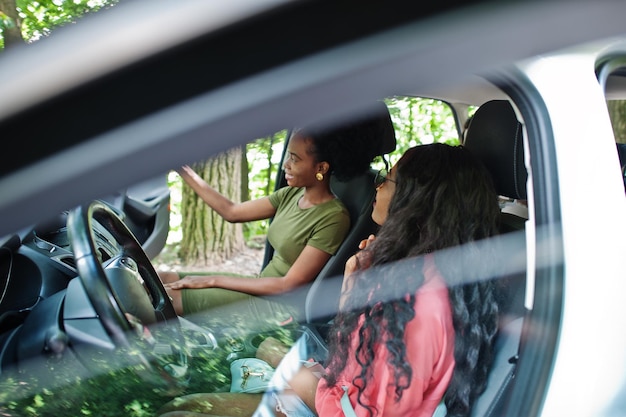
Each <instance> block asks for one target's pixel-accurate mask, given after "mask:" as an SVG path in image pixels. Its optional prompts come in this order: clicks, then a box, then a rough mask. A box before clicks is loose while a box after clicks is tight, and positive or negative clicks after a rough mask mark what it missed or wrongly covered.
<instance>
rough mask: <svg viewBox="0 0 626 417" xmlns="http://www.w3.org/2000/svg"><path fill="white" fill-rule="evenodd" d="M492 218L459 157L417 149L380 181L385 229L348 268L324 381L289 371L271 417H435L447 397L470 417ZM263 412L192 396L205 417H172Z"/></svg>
mask: <svg viewBox="0 0 626 417" xmlns="http://www.w3.org/2000/svg"><path fill="white" fill-rule="evenodd" d="M498 215H499V206H498V200H497V195H496V193H495V191H494V188H493V184H492V182H491V178H490V176H489V174H488V173H487V171H486V170H485V168H484V167H483V166H482V164H481V163H480V162H479V161H478V160H477V159H475V158H474V157H473V155H472V154H471V153H470V151H469V150H467V149H465V148H463V147H462V146H449V145H444V144H431V145H421V146H416V147H414V148H411V149H409V150H408V151H406V152H405V153H404V155H403V156H402V157H401V158H400V160H399V161H398V162H397V164H396V165H395V166H394V167H393V168H392V169H391V170H390V172H389V174H388V175H387V174H386V173H379V175H378V176H377V188H376V200H375V203H374V209H373V213H372V218H373V220H374V221H375V222H376V223H378V224H379V225H381V228H380V230H379V232H378V234H377V236H376V237H374V236H370V237H369V238H368V239H367V240H365V241H363V242H362V243H361V249H362V250H361V251H360V252H358V253H357V254H356V255H354V256H353V257H352V258H350V259H349V260H348V262H347V263H346V269H345V273H344V282H343V289H342V294H341V299H340V311H339V313H338V315H337V316H336V318H335V319H334V321H333V325H332V328H331V330H330V345H329V349H330V350H329V356H328V360H327V361H326V363H325V366H326V368H325V372H324V374H323V375H322V376H321V379H319V376H318V374H316V373H315V372H314V371H312V369H313V367H309V366H304V367H302V368H300V369H299V371H296V372H295V376H293V375H292V377H290V379H289V381H287V382H288V383H289V387H288V390H287V391H285V392H283V393H280V394H275V395H274V394H273V395H274V397H273V398H274V401H275V404H273V406H275V407H276V410H277V415H285V416H288V417H292V416H294V417H295V416H315V415H318V416H320V417H330V416H333V417H335V416H336V417H340V416H341V417H343V416H348V415H350V414H346V413H345V408H346V407H350V408H351V409H352V410H353V412H354V414H355V415H356V416H358V417H375V416H376V417H383V416H412V417H414V416H424V417H426V416H427V417H431V416H432V415H433V412H434V411H435V410H436V409H437V407H438V405H439V404H440V403H441V401H442V398H444V397H445V406H446V409H447V415H448V416H454V417H457V416H459V417H460V416H468V415H469V413H470V411H471V408H472V405H473V403H474V401H475V399H476V398H477V397H478V395H480V393H481V392H483V391H484V389H485V386H486V381H487V375H488V372H489V369H490V366H491V362H492V357H493V342H494V339H495V336H496V334H497V328H498V327H497V325H498V306H497V303H496V299H495V294H494V293H495V289H494V283H493V280H491V279H486V278H491V277H493V271H481V266H482V265H483V264H485V263H484V262H481V257H484V256H489V251H488V250H485V249H484V246H483V245H482V243H483V242H484V240H485V239H487V238H489V237H491V236H494V235H496V234H497V224H498V223H497V222H498ZM486 246H487V247H488V245H486ZM269 339H270V338H268V339H266V341H269ZM264 343H265V342H264ZM282 347H284V346H282ZM280 348H281V346H277V345H274V344H270V345H268V349H267V351H268V352H269V351H271V350H272V349H278V350H279V349H280ZM259 350H260V351H261V349H259ZM257 356H259V355H258V354H257ZM309 365H310V364H309ZM294 394H295V395H294ZM260 401H261V395H260V394H241V393H239V394H236V393H226V394H196V395H195V396H189V397H188V398H187V399H186V400H185V401H184V408H183V407H182V406H181V404H178V406H177V409H178V410H181V409H187V410H189V409H192V406H194V407H196V408H195V410H198V407H197V405H198V404H200V403H202V404H208V405H210V407H207V406H203V408H201V410H202V412H204V413H208V414H200V413H198V412H196V413H189V412H181V411H178V412H172V413H167V417H174V416H176V417H178V416H200V415H203V416H204V415H209V414H210V413H214V414H215V415H238V416H239V415H245V414H246V412H249V413H250V414H252V410H253V409H254V408H255V407H256V406H257V405H258V404H259V402H260ZM233 404H236V405H237V407H233ZM173 408H174V407H172V406H170V405H166V407H164V408H163V409H162V412H164V411H171V410H172V409H173ZM174 409H176V408H174ZM205 409H206V411H204V410H205ZM233 410H235V411H236V413H233ZM263 415H265V414H263ZM162 417H165V415H163V416H162Z"/></svg>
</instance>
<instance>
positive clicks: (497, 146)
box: [463, 100, 528, 200]
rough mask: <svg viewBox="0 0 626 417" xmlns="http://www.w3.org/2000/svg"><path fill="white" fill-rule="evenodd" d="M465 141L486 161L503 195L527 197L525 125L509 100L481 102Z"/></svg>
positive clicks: (522, 198)
mask: <svg viewBox="0 0 626 417" xmlns="http://www.w3.org/2000/svg"><path fill="white" fill-rule="evenodd" d="M463 145H464V146H465V147H466V148H467V149H470V150H471V151H472V152H473V153H474V154H475V155H476V156H478V157H479V158H480V159H481V160H482V161H483V164H484V165H485V166H486V168H487V170H488V171H489V172H490V173H491V175H492V177H493V181H494V186H495V188H496V192H497V193H498V194H499V195H502V196H505V197H509V198H514V199H521V200H525V199H526V180H527V178H528V172H527V171H526V166H525V165H524V142H523V139H522V125H521V123H520V122H519V121H518V120H517V116H516V115H515V110H514V109H513V106H511V103H509V101H507V100H492V101H488V102H486V103H484V104H483V105H481V106H480V107H479V108H478V110H476V113H474V116H473V117H472V119H471V121H470V124H469V126H468V128H467V135H466V136H465V141H464V142H463Z"/></svg>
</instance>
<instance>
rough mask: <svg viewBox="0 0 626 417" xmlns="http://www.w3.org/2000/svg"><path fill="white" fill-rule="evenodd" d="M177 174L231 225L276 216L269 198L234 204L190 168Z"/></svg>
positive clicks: (181, 169)
mask: <svg viewBox="0 0 626 417" xmlns="http://www.w3.org/2000/svg"><path fill="white" fill-rule="evenodd" d="M177 172H178V174H179V175H180V176H181V178H182V179H183V180H184V181H185V183H187V185H189V186H190V187H191V189H192V190H194V192H195V193H196V194H198V196H199V197H200V198H202V200H203V201H204V202H205V203H206V204H207V205H208V206H209V207H211V208H212V209H213V210H215V211H216V212H217V214H219V215H220V216H221V217H223V218H224V220H226V221H228V222H230V223H241V222H248V221H253V220H261V219H269V218H270V217H272V216H274V214H276V209H275V208H274V206H273V205H272V203H270V201H269V198H268V197H264V198H259V199H257V200H249V201H244V202H243V203H233V202H232V201H231V200H229V199H228V198H226V197H224V196H223V195H222V194H220V193H219V192H217V191H216V190H215V189H214V188H213V187H211V186H210V185H209V184H207V182H206V181H205V180H204V179H203V178H202V177H201V176H200V175H198V174H197V173H196V172H195V171H194V170H193V169H191V168H190V167H189V166H187V165H183V166H182V167H181V168H180V169H179V170H178V171H177Z"/></svg>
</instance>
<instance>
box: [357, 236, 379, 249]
mask: <svg viewBox="0 0 626 417" xmlns="http://www.w3.org/2000/svg"><path fill="white" fill-rule="evenodd" d="M374 240H376V236H374V235H369V236H368V237H367V239H363V240H362V241H361V242H359V249H361V250H362V249H365V248H366V247H367V246H368V245H369V244H370V243H372V242H373V241H374Z"/></svg>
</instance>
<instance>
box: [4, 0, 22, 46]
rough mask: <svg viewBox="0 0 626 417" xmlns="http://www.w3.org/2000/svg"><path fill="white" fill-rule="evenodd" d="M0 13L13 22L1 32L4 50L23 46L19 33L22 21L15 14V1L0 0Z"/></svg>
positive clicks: (20, 32) (20, 33)
mask: <svg viewBox="0 0 626 417" xmlns="http://www.w3.org/2000/svg"><path fill="white" fill-rule="evenodd" d="M0 13H4V14H5V15H6V16H7V17H8V18H9V19H11V21H12V22H13V25H11V26H8V27H5V28H4V30H3V31H2V36H3V38H4V48H5V49H7V48H10V47H13V46H15V45H24V39H22V31H21V27H22V20H21V19H20V16H19V15H18V14H17V6H16V4H15V0H0Z"/></svg>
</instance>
